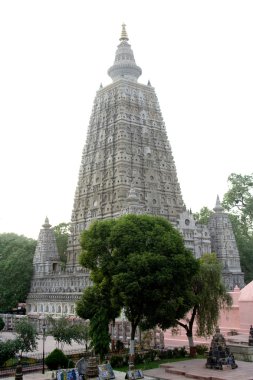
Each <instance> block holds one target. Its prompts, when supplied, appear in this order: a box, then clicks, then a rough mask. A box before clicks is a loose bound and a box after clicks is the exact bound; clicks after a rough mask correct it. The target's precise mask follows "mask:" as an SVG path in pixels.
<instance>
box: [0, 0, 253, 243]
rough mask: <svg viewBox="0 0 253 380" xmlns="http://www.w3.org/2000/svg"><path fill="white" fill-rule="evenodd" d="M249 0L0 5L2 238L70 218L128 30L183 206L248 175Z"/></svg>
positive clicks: (252, 93)
mask: <svg viewBox="0 0 253 380" xmlns="http://www.w3.org/2000/svg"><path fill="white" fill-rule="evenodd" d="M252 20H253V1H251V0H250V1H243V0H238V1H233V0H229V1H226V0H218V1H216V0H210V1H205V0H199V1H191V0H185V1H183V0H182V1H180V0H174V1H169V0H164V1H163V0H156V1H152V0H125V1H120V0H114V1H113V0H106V1H105V0H100V1H99V0H92V1H85V0H82V1H78V0H76V1H75V0H69V1H64V0H49V1H47V0H41V1H36V0H31V1H25V0H22V1H21V0H17V1H13V0H1V1H0V165H1V171H0V174H1V186H0V233H1V232H15V233H17V234H24V235H25V236H28V237H33V238H37V237H38V234H39V230H40V228H41V225H42V223H43V222H44V220H45V217H46V216H48V217H49V221H50V222H51V224H52V225H56V224H58V223H60V222H68V221H70V218H71V212H72V205H73V200H74V193H75V188H76V185H77V180H78V171H79V166H80V163H81V154H82V148H83V145H84V143H85V140H86V131H87V126H88V123H89V118H90V114H91V109H92V104H93V100H94V97H95V94H96V91H97V89H98V88H99V85H100V83H101V82H102V83H103V85H104V86H105V85H107V84H109V83H110V82H111V79H110V78H109V77H108V76H107V69H108V68H109V67H110V66H111V65H112V64H113V61H114V56H115V51H116V47H117V45H118V43H119V37H120V32H121V24H122V22H125V23H126V25H127V32H128V36H129V42H130V44H131V46H132V49H133V51H134V55H135V60H136V63H137V64H138V65H139V66H140V67H141V68H142V71H143V74H142V76H141V77H140V79H139V82H140V83H144V84H147V81H148V80H150V81H151V84H152V86H154V87H155V89H156V94H157V96H158V99H159V103H160V106H161V110H162V114H163V118H164V120H165V124H166V127H167V132H168V138H169V141H170V143H171V146H172V151H173V154H174V158H175V163H176V167H177V173H178V178H179V182H180V184H181V190H182V194H183V198H184V201H185V203H186V206H187V208H191V209H192V210H193V211H194V212H195V211H199V210H200V208H201V207H202V206H208V207H209V208H213V206H214V204H215V200H216V195H217V194H219V195H220V197H221V198H222V196H223V194H224V193H225V192H226V191H227V190H228V187H227V186H228V185H227V178H228V176H229V174H231V173H232V172H236V173H240V174H251V173H252V172H253V170H252V145H253V144H252V126H253V112H252V110H253V107H252V105H253V48H252V47H253V43H252V42H253V21H252Z"/></svg>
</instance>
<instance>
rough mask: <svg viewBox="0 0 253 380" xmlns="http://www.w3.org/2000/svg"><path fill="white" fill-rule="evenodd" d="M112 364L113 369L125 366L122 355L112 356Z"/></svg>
mask: <svg viewBox="0 0 253 380" xmlns="http://www.w3.org/2000/svg"><path fill="white" fill-rule="evenodd" d="M110 364H111V366H112V367H115V368H116V367H122V366H123V365H124V357H123V356H122V355H112V356H111V357H110Z"/></svg>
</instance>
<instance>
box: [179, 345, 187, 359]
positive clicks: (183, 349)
mask: <svg viewBox="0 0 253 380" xmlns="http://www.w3.org/2000/svg"><path fill="white" fill-rule="evenodd" d="M186 355H187V351H186V349H185V347H181V348H179V356H180V357H181V358H185V357H186Z"/></svg>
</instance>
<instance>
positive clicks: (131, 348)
mask: <svg viewBox="0 0 253 380" xmlns="http://www.w3.org/2000/svg"><path fill="white" fill-rule="evenodd" d="M136 328H137V325H136V324H135V323H133V322H131V336H130V337H131V338H130V346H129V361H128V362H129V370H131V369H133V367H134V353H135V351H134V343H135V342H134V338H135V332H136Z"/></svg>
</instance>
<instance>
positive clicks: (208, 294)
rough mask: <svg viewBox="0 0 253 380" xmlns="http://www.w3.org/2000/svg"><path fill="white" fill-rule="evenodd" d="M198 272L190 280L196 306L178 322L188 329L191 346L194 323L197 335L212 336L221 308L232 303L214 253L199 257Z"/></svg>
mask: <svg viewBox="0 0 253 380" xmlns="http://www.w3.org/2000/svg"><path fill="white" fill-rule="evenodd" d="M199 263H200V268H199V271H198V273H197V274H196V275H195V276H193V277H192V279H191V281H189V284H188V285H189V287H190V288H191V289H192V292H193V293H194V298H195V300H194V306H193V308H192V310H191V311H190V312H189V313H188V314H187V316H186V317H185V318H184V319H183V320H177V321H176V324H178V325H180V326H182V327H183V328H184V329H185V330H186V335H187V338H188V341H189V346H190V347H193V346H194V341H193V324H194V322H196V325H197V335H199V336H205V337H207V336H210V335H212V334H213V332H214V330H215V327H216V326H217V324H218V319H219V315H220V310H221V308H224V307H229V306H231V304H232V299H231V297H230V295H229V294H228V293H227V292H226V289H225V286H224V284H223V281H222V274H221V265H220V263H219V261H218V259H217V257H216V255H215V254H214V253H209V254H208V253H207V254H205V255H203V256H202V257H201V258H200V259H199Z"/></svg>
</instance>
